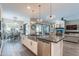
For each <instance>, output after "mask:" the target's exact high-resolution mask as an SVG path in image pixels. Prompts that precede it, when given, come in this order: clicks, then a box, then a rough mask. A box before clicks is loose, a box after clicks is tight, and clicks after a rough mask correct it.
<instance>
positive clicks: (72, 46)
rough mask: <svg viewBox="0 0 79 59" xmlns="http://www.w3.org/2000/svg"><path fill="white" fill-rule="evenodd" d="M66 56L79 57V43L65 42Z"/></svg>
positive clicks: (64, 51) (64, 50)
mask: <svg viewBox="0 0 79 59" xmlns="http://www.w3.org/2000/svg"><path fill="white" fill-rule="evenodd" d="M63 45H64V46H63V54H64V56H79V43H71V42H66V41H64V42H63Z"/></svg>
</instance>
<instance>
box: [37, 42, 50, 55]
mask: <svg viewBox="0 0 79 59" xmlns="http://www.w3.org/2000/svg"><path fill="white" fill-rule="evenodd" d="M50 54H51V51H50V43H47V42H42V41H38V55H39V56H50Z"/></svg>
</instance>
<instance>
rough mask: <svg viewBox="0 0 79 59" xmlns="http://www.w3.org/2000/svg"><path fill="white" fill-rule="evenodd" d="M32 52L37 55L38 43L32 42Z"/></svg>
mask: <svg viewBox="0 0 79 59" xmlns="http://www.w3.org/2000/svg"><path fill="white" fill-rule="evenodd" d="M31 47H32V51H33V52H34V53H35V54H36V55H37V42H35V41H32V45H31Z"/></svg>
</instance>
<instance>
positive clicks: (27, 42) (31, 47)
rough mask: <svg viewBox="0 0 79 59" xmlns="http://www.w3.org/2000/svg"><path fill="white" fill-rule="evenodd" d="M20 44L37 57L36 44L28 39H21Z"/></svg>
mask: <svg viewBox="0 0 79 59" xmlns="http://www.w3.org/2000/svg"><path fill="white" fill-rule="evenodd" d="M22 44H24V45H25V46H26V47H27V48H28V49H29V50H31V51H32V52H33V53H34V54H35V55H37V42H36V41H33V40H31V39H28V38H24V39H22Z"/></svg>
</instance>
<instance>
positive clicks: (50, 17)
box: [49, 3, 55, 19]
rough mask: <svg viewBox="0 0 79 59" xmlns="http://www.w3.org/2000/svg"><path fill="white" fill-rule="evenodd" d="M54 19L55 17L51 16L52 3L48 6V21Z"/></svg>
mask: <svg viewBox="0 0 79 59" xmlns="http://www.w3.org/2000/svg"><path fill="white" fill-rule="evenodd" d="M53 18H55V15H52V3H50V4H49V19H53Z"/></svg>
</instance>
